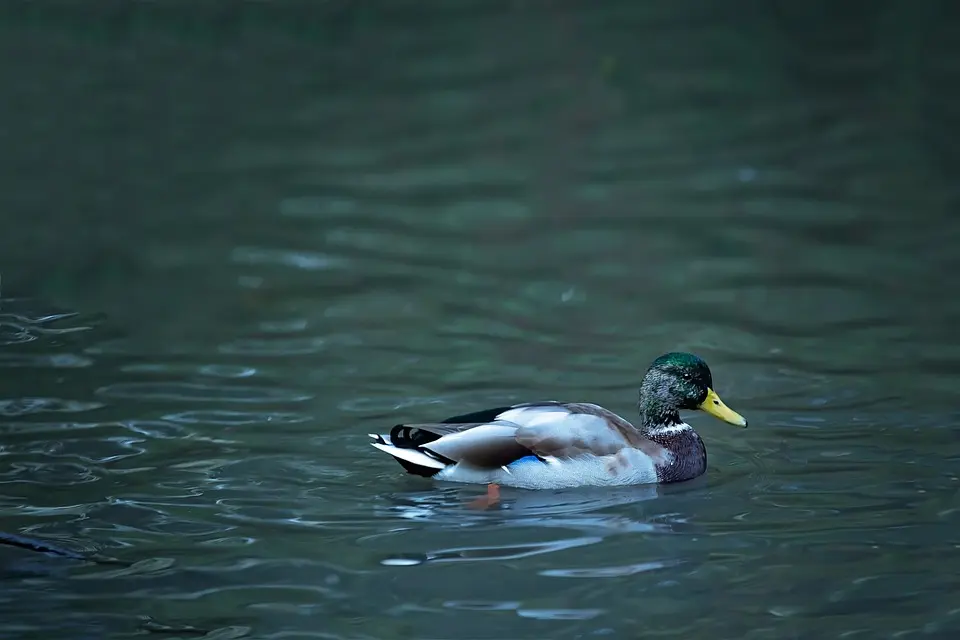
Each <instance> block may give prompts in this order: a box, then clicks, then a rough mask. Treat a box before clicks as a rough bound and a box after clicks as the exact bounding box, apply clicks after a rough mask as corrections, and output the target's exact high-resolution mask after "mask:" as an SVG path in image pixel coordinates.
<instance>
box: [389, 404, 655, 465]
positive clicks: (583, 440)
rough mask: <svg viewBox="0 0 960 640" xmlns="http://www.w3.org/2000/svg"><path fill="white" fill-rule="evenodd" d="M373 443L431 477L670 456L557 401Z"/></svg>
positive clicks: (398, 432)
mask: <svg viewBox="0 0 960 640" xmlns="http://www.w3.org/2000/svg"><path fill="white" fill-rule="evenodd" d="M371 437H373V438H374V440H375V442H374V443H373V446H375V447H377V448H378V449H380V450H381V451H384V452H386V453H389V454H390V455H392V456H393V457H395V458H397V460H398V461H399V462H400V464H402V465H403V466H404V467H405V468H406V469H407V470H408V471H410V472H411V473H416V474H418V475H426V476H429V475H433V474H435V473H436V472H437V471H439V470H441V469H444V468H446V467H447V466H449V465H453V464H457V463H461V462H462V463H465V464H467V465H470V466H472V467H476V468H479V469H496V468H499V467H502V466H505V465H509V464H510V463H512V462H515V461H517V460H519V459H520V458H524V457H527V456H536V457H538V458H541V459H543V460H548V461H549V460H551V459H562V458H576V457H582V456H608V455H613V454H616V453H618V452H619V451H621V450H623V449H624V448H627V447H633V448H637V449H640V450H641V451H643V452H644V453H646V454H647V455H648V456H650V457H651V458H653V459H654V460H661V459H662V458H663V456H664V453H665V452H664V449H663V447H661V446H660V445H658V444H656V443H655V442H652V441H650V440H648V439H646V438H644V437H643V436H641V435H640V433H639V432H638V431H637V430H636V429H635V428H634V427H633V425H631V424H630V423H629V422H627V421H626V420H624V419H623V418H621V417H620V416H618V415H616V414H615V413H613V412H612V411H608V410H606V409H604V408H603V407H599V406H597V405H593V404H586V403H564V402H553V401H551V402H534V403H527V404H519V405H514V406H511V407H498V408H496V409H488V410H485V411H478V412H476V413H470V414H464V415H462V416H455V417H453V418H448V421H447V422H443V423H430V424H398V425H396V426H395V427H393V429H391V430H390V433H389V434H388V435H375V434H371ZM410 465H413V466H412V467H411V466H410Z"/></svg>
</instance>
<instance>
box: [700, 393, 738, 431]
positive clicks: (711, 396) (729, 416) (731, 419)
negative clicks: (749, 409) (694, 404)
mask: <svg viewBox="0 0 960 640" xmlns="http://www.w3.org/2000/svg"><path fill="white" fill-rule="evenodd" d="M700 409H702V410H703V411H706V412H707V413H709V414H710V415H712V416H713V417H714V418H719V419H720V420H723V421H724V422H728V423H730V424H732V425H734V426H736V427H746V426H747V420H746V419H745V418H744V417H743V416H742V415H740V414H739V413H737V412H736V411H734V410H733V409H731V408H730V407H728V406H727V405H725V404H723V400H721V399H720V396H718V395H717V392H716V391H714V390H713V389H710V388H708V389H707V397H706V399H705V400H704V401H703V402H701V403H700Z"/></svg>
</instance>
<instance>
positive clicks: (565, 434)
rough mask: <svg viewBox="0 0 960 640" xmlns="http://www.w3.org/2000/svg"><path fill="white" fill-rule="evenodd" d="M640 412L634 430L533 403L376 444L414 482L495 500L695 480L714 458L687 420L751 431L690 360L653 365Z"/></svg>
mask: <svg viewBox="0 0 960 640" xmlns="http://www.w3.org/2000/svg"><path fill="white" fill-rule="evenodd" d="M637 410H638V413H639V420H638V421H637V423H636V424H631V423H630V422H629V421H627V420H626V419H624V418H622V417H620V416H619V415H617V414H616V413H614V412H612V411H610V410H608V409H605V408H603V407H601V406H599V405H596V404H591V403H587V402H559V401H555V400H550V401H541V402H527V403H522V404H514V405H508V406H501V407H494V408H491V409H484V410H481V411H475V412H472V413H465V414H462V415H457V416H453V417H450V418H446V419H444V420H443V421H441V422H438V423H422V424H421V423H409V424H398V425H396V426H394V427H393V428H391V429H390V432H389V433H387V434H369V435H370V437H371V438H372V439H373V442H372V443H371V444H372V445H373V446H374V447H375V448H377V449H379V450H380V451H382V452H384V453H387V454H389V455H390V456H392V457H393V458H394V459H395V460H396V461H397V462H398V463H399V464H400V465H401V466H402V467H403V468H404V469H405V470H406V471H407V473H409V474H412V475H415V476H421V477H425V478H432V479H434V480H439V481H449V482H460V483H467V484H486V485H488V489H489V490H490V495H491V498H493V499H496V495H497V494H496V491H495V490H497V491H498V489H499V487H500V486H506V487H513V488H518V489H532V490H541V489H565V488H574V487H610V486H627V485H649V484H669V483H676V482H684V481H687V480H692V479H694V478H696V477H698V476H701V475H703V474H704V473H705V472H706V470H707V450H706V447H705V446H704V444H703V440H702V439H701V438H700V435H699V434H698V433H697V432H696V431H695V430H694V428H693V427H692V426H690V425H689V424H687V423H686V422H684V421H683V420H682V419H681V417H680V411H681V410H700V411H704V412H705V413H708V414H710V415H711V416H713V417H715V418H717V419H719V420H722V421H723V422H726V423H728V424H731V425H734V426H736V427H746V426H747V420H746V419H745V418H744V417H743V416H741V415H740V414H739V413H737V412H736V411H734V410H733V409H731V408H729V407H728V406H727V405H726V404H724V402H723V400H721V399H720V396H719V395H717V392H716V391H714V389H713V375H712V373H711V371H710V367H708V366H707V363H706V362H705V361H704V360H703V359H702V358H700V357H699V356H697V355H694V354H692V353H686V352H670V353H665V354H663V355H661V356H659V357H658V358H656V359H655V360H654V361H653V362H652V363H651V364H650V366H649V368H648V369H647V371H646V373H645V374H644V376H643V378H642V380H641V382H640V390H639V400H638V403H637Z"/></svg>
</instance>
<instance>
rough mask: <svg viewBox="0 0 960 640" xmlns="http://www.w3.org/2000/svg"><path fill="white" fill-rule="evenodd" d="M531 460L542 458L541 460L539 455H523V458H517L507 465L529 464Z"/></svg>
mask: <svg viewBox="0 0 960 640" xmlns="http://www.w3.org/2000/svg"><path fill="white" fill-rule="evenodd" d="M530 462H541V460H540V458H538V457H537V456H523V457H522V458H519V459H517V460H514V461H513V462H511V463H510V464H509V465H507V466H510V467H515V466H517V465H518V464H528V463H530Z"/></svg>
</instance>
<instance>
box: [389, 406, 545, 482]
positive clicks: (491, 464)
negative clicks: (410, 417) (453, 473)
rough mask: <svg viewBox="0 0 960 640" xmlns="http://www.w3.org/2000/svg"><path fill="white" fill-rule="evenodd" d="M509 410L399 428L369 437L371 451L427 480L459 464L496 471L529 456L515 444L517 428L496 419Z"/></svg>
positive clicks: (471, 414) (493, 410)
mask: <svg viewBox="0 0 960 640" xmlns="http://www.w3.org/2000/svg"><path fill="white" fill-rule="evenodd" d="M510 408H511V407H498V408H496V409H487V410H484V411H478V412H476V413H469V414H464V415H462V416H454V417H452V418H448V419H447V420H446V421H445V422H442V423H424V424H398V425H396V426H395V427H393V428H392V429H391V430H390V433H389V434H381V435H377V434H370V437H372V438H373V439H374V442H373V446H374V447H376V448H378V449H380V450H381V451H384V452H385V453H389V454H390V455H392V456H393V457H394V458H396V459H397V460H398V462H400V464H401V465H403V466H404V468H406V469H407V471H410V472H411V473H416V474H418V475H425V476H430V475H433V474H435V473H436V472H437V471H439V470H441V469H444V468H445V467H447V466H449V465H453V464H457V463H460V462H463V463H466V464H468V465H470V466H473V467H477V468H480V469H496V468H498V467H502V466H503V465H506V464H509V463H511V462H513V461H515V460H518V459H520V458H522V457H524V456H529V455H531V452H530V450H529V449H527V448H526V447H524V446H522V445H521V444H519V443H518V442H517V439H516V432H517V428H518V425H516V424H513V423H511V422H508V421H504V420H500V419H499V418H498V416H499V415H500V414H501V413H503V412H504V411H508V410H509V409H510ZM411 465H412V466H411Z"/></svg>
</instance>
